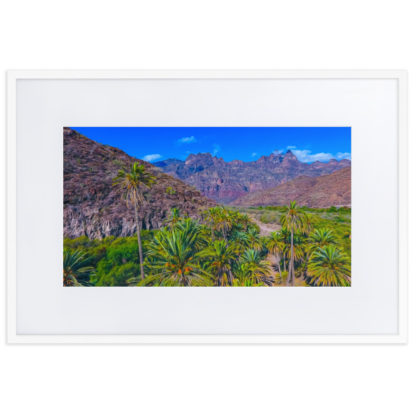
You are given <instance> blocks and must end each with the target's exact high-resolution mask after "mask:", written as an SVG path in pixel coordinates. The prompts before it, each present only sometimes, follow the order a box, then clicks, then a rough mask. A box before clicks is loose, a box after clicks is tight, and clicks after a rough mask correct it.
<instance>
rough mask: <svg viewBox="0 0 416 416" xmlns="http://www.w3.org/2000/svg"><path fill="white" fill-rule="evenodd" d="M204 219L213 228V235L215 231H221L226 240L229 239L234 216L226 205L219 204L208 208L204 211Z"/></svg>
mask: <svg viewBox="0 0 416 416" xmlns="http://www.w3.org/2000/svg"><path fill="white" fill-rule="evenodd" d="M204 220H205V222H206V223H207V224H208V225H209V226H210V227H211V229H212V237H213V238H214V237H215V234H214V232H215V231H216V232H219V233H221V235H222V237H223V238H224V240H226V239H227V236H228V233H229V231H230V230H231V228H232V226H233V216H232V214H231V212H229V211H227V210H226V209H225V208H224V207H221V206H218V207H213V208H210V209H208V210H207V211H205V212H204Z"/></svg>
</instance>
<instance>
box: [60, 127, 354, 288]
mask: <svg viewBox="0 0 416 416" xmlns="http://www.w3.org/2000/svg"><path fill="white" fill-rule="evenodd" d="M63 142H64V210H63V215H64V218H63V236H64V246H63V285H64V286H66V287H68V286H69V287H74V286H75V287H77V286H88V287H93V286H107V287H115V286H155V287H156V286H187V287H189V286H200V287H201V286H202V287H208V286H218V287H220V286H222V287H225V286H227V287H254V286H264V287H285V286H288V287H323V286H344V287H345V286H347V287H348V286H351V128H350V127H76V126H74V127H64V129H63Z"/></svg>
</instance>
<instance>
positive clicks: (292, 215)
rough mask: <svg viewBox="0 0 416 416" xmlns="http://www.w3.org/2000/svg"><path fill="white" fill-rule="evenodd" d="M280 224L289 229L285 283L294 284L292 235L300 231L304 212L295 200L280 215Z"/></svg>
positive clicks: (302, 226)
mask: <svg viewBox="0 0 416 416" xmlns="http://www.w3.org/2000/svg"><path fill="white" fill-rule="evenodd" d="M280 224H281V225H282V227H284V228H287V229H288V230H289V231H290V263H289V273H288V276H287V284H291V285H292V286H294V285H295V265H294V264H295V256H294V248H293V247H294V244H293V235H294V233H295V232H296V231H301V230H302V229H303V228H304V214H303V213H302V212H301V211H300V209H299V207H298V205H297V204H296V201H291V202H290V203H289V205H288V206H287V207H286V213H284V214H283V215H282V216H281V217H280Z"/></svg>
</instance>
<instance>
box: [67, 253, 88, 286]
mask: <svg viewBox="0 0 416 416" xmlns="http://www.w3.org/2000/svg"><path fill="white" fill-rule="evenodd" d="M88 261H89V259H87V258H86V257H85V254H83V253H82V252H81V251H80V250H75V251H72V250H69V249H64V263H63V269H64V270H63V272H64V286H84V285H85V284H86V283H87V281H88V280H89V277H90V274H91V272H93V271H94V268H93V267H90V266H87V265H86V263H87V262H88Z"/></svg>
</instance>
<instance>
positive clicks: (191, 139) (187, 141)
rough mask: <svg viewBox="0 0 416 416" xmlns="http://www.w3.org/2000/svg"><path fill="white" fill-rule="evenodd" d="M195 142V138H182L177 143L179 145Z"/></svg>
mask: <svg viewBox="0 0 416 416" xmlns="http://www.w3.org/2000/svg"><path fill="white" fill-rule="evenodd" d="M195 142H196V138H195V136H189V137H182V138H181V139H179V140H178V143H180V144H185V143H195Z"/></svg>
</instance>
